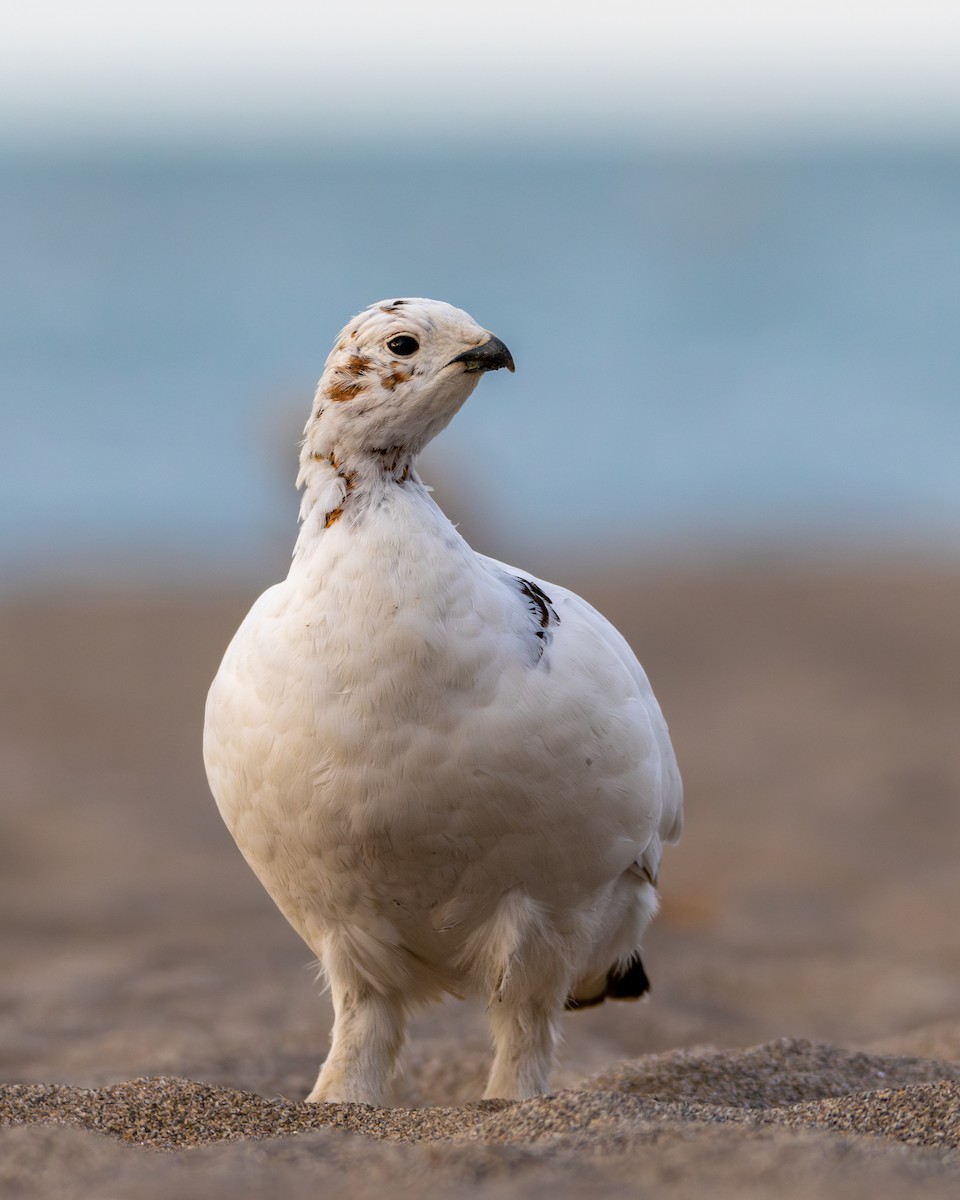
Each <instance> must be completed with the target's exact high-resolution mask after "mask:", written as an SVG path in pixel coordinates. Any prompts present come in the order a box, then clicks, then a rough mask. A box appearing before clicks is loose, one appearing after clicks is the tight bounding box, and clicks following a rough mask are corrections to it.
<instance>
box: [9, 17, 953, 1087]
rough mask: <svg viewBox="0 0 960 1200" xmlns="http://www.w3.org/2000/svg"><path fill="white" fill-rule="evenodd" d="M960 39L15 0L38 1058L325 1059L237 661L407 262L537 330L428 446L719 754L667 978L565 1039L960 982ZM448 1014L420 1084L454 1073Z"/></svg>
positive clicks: (16, 565)
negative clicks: (210, 696)
mask: <svg viewBox="0 0 960 1200" xmlns="http://www.w3.org/2000/svg"><path fill="white" fill-rule="evenodd" d="M958 55H960V8H958V7H957V6H956V5H955V4H950V3H947V2H944V3H937V2H934V0H911V3H909V4H907V3H900V4H898V3H891V4H884V5H878V4H876V3H875V0H874V2H873V3H867V2H866V0H864V2H860V0H832V2H830V3H828V2H826V0H811V2H810V3H807V4H805V5H802V6H796V5H785V4H770V3H764V2H762V0H730V2H729V3H726V4H723V5H717V4H713V3H710V2H709V0H675V2H674V3H672V4H670V5H662V4H658V5H652V4H646V3H638V4H634V5H631V6H627V5H623V4H620V3H613V2H611V0H593V2H592V3H590V4H589V5H585V4H570V3H562V2H555V3H552V4H550V5H547V4H539V3H528V4H518V3H505V2H501V0H489V2H487V3H485V4H483V5H482V6H478V5H471V6H463V5H448V4H440V3H426V2H424V0H408V2H407V3H405V4H404V5H402V6H399V5H396V4H393V3H378V2H374V0H351V3H349V4H346V3H344V4H342V5H339V6H334V5H321V4H316V3H309V4H308V3H306V2H305V0H304V2H301V0H276V2H274V3H272V4H270V5H266V4H262V3H250V4H246V5H240V6H238V5H228V4H226V3H225V2H214V0H192V2H191V3H189V4H188V3H186V2H184V0H168V2H167V3H165V4H163V5H153V6H147V5H129V4H121V3H119V0H108V2H105V3H93V4H88V5H84V6H77V5H68V4H67V3H65V2H64V0H34V2H33V3H32V4H31V5H29V6H27V5H20V6H18V7H17V10H16V11H15V12H13V13H11V14H8V16H7V17H6V18H5V20H4V33H3V37H2V39H0V263H2V278H3V284H4V286H3V287H2V288H0V405H2V422H3V424H2V428H3V437H2V448H0V463H2V469H0V648H2V652H3V663H2V671H3V675H2V681H0V683H2V691H0V706H2V707H0V784H2V802H3V810H2V815H0V820H2V822H3V836H2V838H0V868H2V871H0V900H2V902H3V913H4V928H5V938H4V943H3V953H4V955H5V956H6V959H5V961H6V963H7V967H6V969H5V970H4V972H3V976H2V978H3V983H2V985H0V988H2V995H0V1001H3V1002H4V1003H3V1004H0V1029H3V1030H5V1031H6V1034H5V1040H4V1043H3V1045H4V1049H3V1055H4V1056H5V1057H4V1060H3V1061H4V1062H5V1063H6V1066H5V1068H4V1069H5V1070H6V1073H7V1074H8V1075H10V1074H11V1073H13V1075H14V1076H15V1077H20V1078H38V1077H42V1078H52V1079H61V1078H63V1077H64V1076H65V1075H70V1077H71V1078H73V1079H76V1080H93V1079H102V1078H104V1077H106V1078H117V1077H118V1076H120V1075H122V1074H124V1073H130V1072H133V1071H139V1070H159V1069H163V1070H177V1071H180V1072H181V1073H184V1074H192V1075H195V1076H198V1077H207V1078H218V1079H222V1080H224V1081H228V1082H233V1083H237V1084H247V1085H250V1086H258V1087H264V1088H274V1089H277V1090H281V1091H286V1092H287V1093H288V1094H297V1092H298V1090H305V1088H306V1087H307V1086H308V1085H309V1078H308V1076H309V1075H310V1074H311V1073H312V1071H314V1070H315V1066H316V1059H318V1058H319V1056H320V1054H321V1053H322V1047H323V1044H324V1038H325V1033H326V1024H325V1022H326V1019H327V1018H326V1017H325V1016H324V1015H323V1014H322V1013H321V1014H320V1015H318V1010H317V1001H316V999H315V988H314V986H313V983H312V980H311V978H310V976H309V975H308V974H307V973H306V972H305V971H303V970H302V969H301V968H302V966H303V965H304V964H305V963H306V962H307V961H308V958H309V954H308V952H306V951H305V950H304V948H303V947H302V946H301V945H300V944H299V943H298V942H297V940H296V938H295V937H294V935H293V934H292V933H291V932H290V931H289V930H287V929H286V927H285V926H284V925H283V922H282V920H281V919H280V918H279V916H278V915H277V914H276V913H275V912H274V911H273V910H272V908H271V906H270V905H269V902H268V901H267V900H266V899H265V897H264V896H263V895H262V893H261V892H260V890H259V888H258V885H257V884H256V882H255V881H254V880H253V877H252V876H251V875H250V874H249V872H247V870H246V868H245V866H244V864H243V863H242V861H241V859H240V856H239V854H237V853H236V851H235V850H234V848H233V847H232V845H231V844H230V842H229V839H228V838H227V835H226V833H225V832H224V831H223V829H222V828H221V826H220V824H219V820H218V817H217V814H216V811H215V809H214V807H213V804H212V802H211V801H210V799H209V796H208V795H207V793H206V786H205V782H204V779H203V772H202V765H201V763H200V755H199V738H200V728H201V725H202V705H203V697H204V692H205V689H206V686H207V684H208V682H209V680H210V678H212V675H213V673H214V671H215V670H216V666H217V663H218V661H219V657H220V655H221V654H222V650H223V647H224V646H225V644H226V642H227V640H228V639H229V637H230V635H231V633H232V631H233V629H234V628H235V627H236V624H237V622H238V621H239V619H240V617H241V616H242V614H243V612H244V611H245V610H246V608H247V607H249V604H250V602H251V600H252V598H253V596H254V595H256V593H257V592H258V591H259V590H261V589H262V587H263V586H265V585H266V584H267V583H269V582H272V581H273V580H274V579H276V578H277V577H279V576H280V575H281V574H283V573H284V571H285V569H286V563H287V561H288V559H289V553H290V550H291V548H292V544H293V540H294V537H295V534H296V511H297V504H298V498H297V496H296V494H295V492H294V487H293V480H294V476H295V472H296V453H297V441H298V439H299V436H300V431H301V429H302V425H303V422H304V419H305V417H306V414H307V411H308V406H309V404H310V400H311V396H312V393H313V388H314V385H315V381H316V379H317V377H318V375H319V373H320V370H321V367H322V364H323V361H324V358H325V356H326V354H327V352H328V350H329V348H330V346H331V345H332V343H333V340H334V337H335V335H336V333H337V331H338V330H339V329H340V327H341V326H342V325H343V324H344V323H345V322H346V321H347V320H348V319H349V317H350V316H352V315H353V314H354V313H355V312H356V311H358V310H359V309H360V308H362V307H363V306H365V305H366V304H368V303H371V302H373V301H375V300H378V299H381V298H385V297H393V296H400V295H425V296H432V297H436V298H440V299H445V300H449V301H450V302H452V303H454V304H457V305H459V306H461V307H463V308H466V309H467V310H468V311H469V312H471V313H472V314H473V315H474V316H475V317H476V318H477V319H478V320H479V321H480V322H481V323H482V324H484V325H485V326H486V327H487V328H489V329H491V330H492V331H494V332H495V333H496V334H497V335H498V336H500V337H501V338H503V340H504V341H505V342H506V343H507V344H508V345H509V346H510V348H511V350H512V351H513V354H514V357H515V358H516V361H517V374H516V376H506V374H505V373H500V374H498V375H496V376H493V377H490V378H488V379H487V380H485V381H484V383H483V385H482V386H481V387H480V389H479V390H478V392H477V393H476V394H475V395H474V397H473V398H472V399H471V401H470V403H469V404H468V405H467V406H466V407H465V409H464V410H463V411H462V412H461V413H460V414H459V416H458V417H457V419H456V421H455V422H454V423H453V424H452V425H451V427H450V428H449V429H448V430H447V431H446V432H445V433H444V434H443V436H442V438H441V439H440V440H439V442H438V443H437V444H436V445H435V446H434V447H432V448H431V450H430V452H429V457H428V459H427V462H426V465H425V467H424V471H423V473H424V475H425V476H426V478H427V479H428V481H430V482H433V483H435V484H436V485H437V494H438V496H439V497H440V498H441V502H442V503H443V504H444V506H445V507H446V508H447V509H448V511H449V512H450V513H451V515H452V516H454V517H455V518H456V519H457V520H459V521H460V522H461V528H462V529H463V531H464V532H465V533H466V534H467V536H468V537H469V538H470V540H471V541H473V543H474V544H475V545H476V546H477V547H478V548H479V549H481V550H484V551H486V552H488V553H491V554H494V555H495V556H497V557H500V558H505V559H507V560H508V561H509V560H513V561H516V562H518V563H520V564H522V565H523V566H524V567H525V568H526V569H528V570H530V571H532V572H539V573H541V574H543V575H546V576H547V577H548V578H550V577H559V578H560V579H561V581H562V582H564V583H567V584H570V585H571V586H574V587H577V588H579V589H580V590H582V591H583V592H584V593H585V594H586V595H587V596H588V598H590V599H592V600H594V601H595V602H597V603H598V604H600V605H601V606H602V607H603V609H604V611H605V612H607V613H608V615H610V616H611V617H612V618H613V619H614V620H615V621H616V623H617V624H619V625H620V626H621V627H622V628H623V629H624V631H625V632H626V633H627V635H628V636H629V637H630V638H631V640H632V641H633V643H634V645H635V648H636V649H637V651H638V653H639V655H640V657H641V659H642V660H643V661H644V663H645V665H646V666H647V667H648V669H649V671H650V674H651V676H652V679H653V682H654V684H655V687H656V689H657V691H658V694H659V695H660V697H661V700H662V702H663V705H664V709H665V711H666V714H667V717H668V719H669V721H670V723H671V728H672V730H673V732H674V737H675V741H676V743H677V748H678V755H679V758H680V762H681V767H682V768H683V771H684V775H685V778H686V782H687V787H688V795H689V811H690V821H689V829H688V834H687V837H686V839H685V841H684V843H683V844H682V846H681V847H679V848H678V849H677V850H675V851H674V852H673V853H672V854H671V855H670V856H669V857H668V860H667V863H666V866H665V873H664V886H665V903H664V913H663V918H662V920H661V921H660V922H659V923H658V925H657V926H656V931H655V932H654V933H653V934H652V935H651V938H652V941H651V954H652V957H653V961H652V963H651V964H650V967H651V974H652V976H653V978H654V983H655V993H654V995H655V997H656V1001H655V1003H654V1005H652V1006H651V1007H650V1010H649V1011H648V1012H645V1013H644V1014H642V1016H641V1015H638V1014H637V1013H636V1011H635V1010H633V1009H630V1010H619V1011H615V1013H614V1015H613V1016H611V1014H610V1013H606V1012H604V1013H601V1014H600V1015H590V1014H583V1015H582V1016H578V1017H576V1018H574V1020H575V1021H579V1024H574V1025H573V1026H571V1029H570V1030H569V1031H568V1051H567V1053H568V1056H569V1059H568V1061H569V1062H570V1063H572V1064H574V1065H577V1066H580V1067H583V1068H584V1069H586V1067H588V1066H590V1065H591V1064H595V1063H600V1062H602V1061H604V1059H606V1058H608V1057H610V1056H611V1055H617V1054H621V1055H622V1054H626V1053H638V1052H640V1051H641V1050H643V1049H649V1048H651V1047H657V1046H671V1045H679V1044H689V1043H691V1042H695V1041H711V1040H712V1041H717V1042H720V1043H723V1042H738V1041H739V1042H745V1041H750V1040H756V1039H759V1038H761V1037H766V1036H776V1035H779V1034H781V1033H804V1034H809V1035H813V1036H829V1037H839V1038H847V1039H857V1038H859V1039H860V1040H861V1041H865V1040H869V1039H877V1038H880V1037H882V1036H884V1035H891V1034H892V1033H894V1032H897V1031H899V1032H900V1033H902V1032H903V1031H905V1030H909V1029H913V1028H920V1027H923V1028H924V1029H927V1028H932V1027H933V1026H931V1025H930V1023H931V1022H933V1023H936V1022H943V1021H944V1020H947V1019H950V1018H952V1017H953V1016H954V1015H955V1014H956V1012H957V1010H958V1007H960V990H958V978H960V948H958V946H957V942H956V936H955V933H956V931H955V926H956V913H957V912H958V911H960V884H958V882H957V872H956V868H955V860H956V846H957V839H958V837H960V814H958V807H960V806H958V804H957V797H958V792H960V749H958V740H957V737H956V730H957V727H958V724H957V723H958V720H960V688H958V682H957V680H958V672H957V669H956V661H957V651H958V650H960V644H958V633H957V617H956V614H957V613H958V612H960V570H958V548H960V470H958V450H960V335H958V330H960V71H958V70H957V62H958ZM238 928H242V929H243V938H242V944H240V939H238V936H237V932H236V931H237V929H238ZM267 966H269V967H270V968H271V969H270V970H267V969H266V968H267ZM278 980H282V981H283V983H282V985H280V984H278ZM225 989H228V991H227V990H225ZM607 1007H609V1006H607ZM212 1012H218V1013H219V1014H220V1016H219V1018H218V1024H217V1027H216V1030H214V1029H212V1028H211V1017H210V1014H211V1013H212ZM451 1020H453V1018H451ZM454 1027H455V1026H451V1028H454ZM443 1028H444V1027H443V1026H442V1023H441V1024H440V1025H430V1026H429V1027H427V1026H425V1027H424V1028H423V1029H422V1030H421V1036H434V1035H435V1036H436V1037H437V1038H439V1039H441V1041H440V1042H438V1045H440V1046H441V1051H440V1052H438V1055H437V1056H434V1058H430V1057H429V1056H427V1057H426V1058H423V1057H421V1059H418V1060H416V1062H415V1063H414V1065H413V1066H412V1067H411V1068H410V1070H409V1072H408V1075H407V1077H406V1078H407V1084H406V1085H405V1086H406V1087H407V1093H406V1095H407V1097H408V1098H410V1097H414V1098H415V1097H416V1096H418V1095H420V1092H418V1090H417V1089H418V1088H419V1087H420V1086H421V1083H422V1084H423V1094H424V1095H432V1096H433V1098H437V1089H438V1088H439V1089H440V1091H441V1093H443V1088H444V1087H447V1084H449V1088H448V1093H447V1094H449V1095H450V1096H454V1095H456V1094H459V1093H457V1087H458V1086H460V1084H462V1082H463V1081H462V1080H461V1081H460V1084H457V1083H456V1081H453V1082H451V1081H450V1080H448V1081H447V1083H445V1084H443V1085H442V1086H441V1085H440V1083H438V1080H439V1079H440V1076H441V1075H442V1074H443V1068H442V1066H437V1063H438V1062H442V1060H443V1058H444V1053H446V1052H445V1051H443V1046H444V1045H446V1043H443V1042H442V1037H443V1036H445V1035H444V1034H443ZM477 1028H478V1029H480V1028H481V1026H480V1025H478V1026H477ZM937 1028H942V1025H940V1026H937ZM438 1029H439V1030H440V1032H439V1033H437V1032H436V1030H438ZM266 1030H269V1031H270V1032H269V1034H268V1033H266V1032H265V1031H266ZM307 1030H310V1031H312V1033H311V1034H309V1035H308V1033H307V1032H305V1031H307ZM431 1031H433V1033H431ZM310 1036H312V1038H313V1041H312V1042H311V1043H310V1046H311V1047H312V1048H310V1049H307V1050H305V1044H306V1042H307V1041H308V1040H309V1037H310ZM936 1036H939V1035H936ZM477 1038H478V1039H479V1040H478V1041H477V1043H476V1044H477V1046H479V1047H480V1048H479V1049H478V1050H477V1062H478V1063H479V1062H480V1061H481V1059H482V1058H483V1055H484V1054H485V1051H484V1050H483V1038H482V1034H480V1033H478V1034H477ZM578 1038H579V1039H580V1040H577V1039H578ZM924 1038H927V1041H924V1040H923V1039H924ZM930 1038H934V1040H935V1035H933V1034H929V1035H928V1034H923V1035H922V1036H921V1035H919V1034H918V1035H917V1039H918V1040H915V1042H914V1043H911V1044H914V1045H916V1046H918V1047H920V1046H926V1047H927V1048H929V1046H930V1045H931V1044H932V1043H931V1042H930ZM468 1044H471V1045H472V1043H469V1042H464V1041H462V1039H459V1035H458V1040H457V1041H456V1042H455V1043H451V1045H457V1046H459V1047H460V1049H461V1051H462V1052H463V1053H466V1051H465V1050H463V1047H464V1046H466V1045H468ZM901 1044H904V1045H905V1044H906V1043H905V1042H901ZM253 1046H257V1047H259V1048H260V1049H259V1050H258V1053H259V1054H260V1055H261V1057H260V1059H258V1060H257V1062H256V1063H254V1061H253V1059H252V1058H251V1053H252V1049H251V1048H252V1047H253ZM471 1053H472V1051H471ZM957 1053H958V1054H960V1050H957ZM417 1063H419V1065H417ZM431 1063H432V1064H433V1066H431V1065H430V1064H431ZM431 1071H433V1072H434V1075H436V1078H433V1079H432V1083H431V1078H432V1077H431V1078H427V1077H428V1076H430V1072H431ZM418 1072H419V1074H418ZM479 1073H480V1068H479V1067H477V1070H476V1072H475V1074H476V1075H477V1077H478V1078H479ZM443 1078H444V1079H446V1078H447V1077H446V1076H444V1077H443ZM424 1081H425V1082H424ZM468 1082H469V1080H468ZM431 1089H432V1091H431ZM467 1091H468V1092H469V1088H468V1089H467Z"/></svg>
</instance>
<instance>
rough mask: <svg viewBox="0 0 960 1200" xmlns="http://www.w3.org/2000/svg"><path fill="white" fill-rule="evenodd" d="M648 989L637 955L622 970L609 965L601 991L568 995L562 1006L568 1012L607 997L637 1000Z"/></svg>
mask: <svg viewBox="0 0 960 1200" xmlns="http://www.w3.org/2000/svg"><path fill="white" fill-rule="evenodd" d="M649 991H650V980H649V979H648V978H647V973H646V971H645V970H644V969H643V963H642V962H641V961H640V959H639V957H637V958H634V959H631V961H630V963H629V964H628V965H627V966H626V967H625V968H624V969H623V970H619V969H618V968H617V967H611V968H610V970H609V971H608V972H607V982H606V986H605V987H604V990H603V991H602V992H598V993H597V995H595V996H586V997H584V996H568V997H567V1002H566V1004H565V1005H564V1008H566V1009H567V1010H568V1011H569V1012H576V1011H577V1010H578V1009H581V1008H592V1007H593V1006H594V1005H595V1004H602V1003H603V1002H604V1000H607V999H609V1000H638V999H639V998H640V997H641V996H645V995H646V994H647V992H649Z"/></svg>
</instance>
